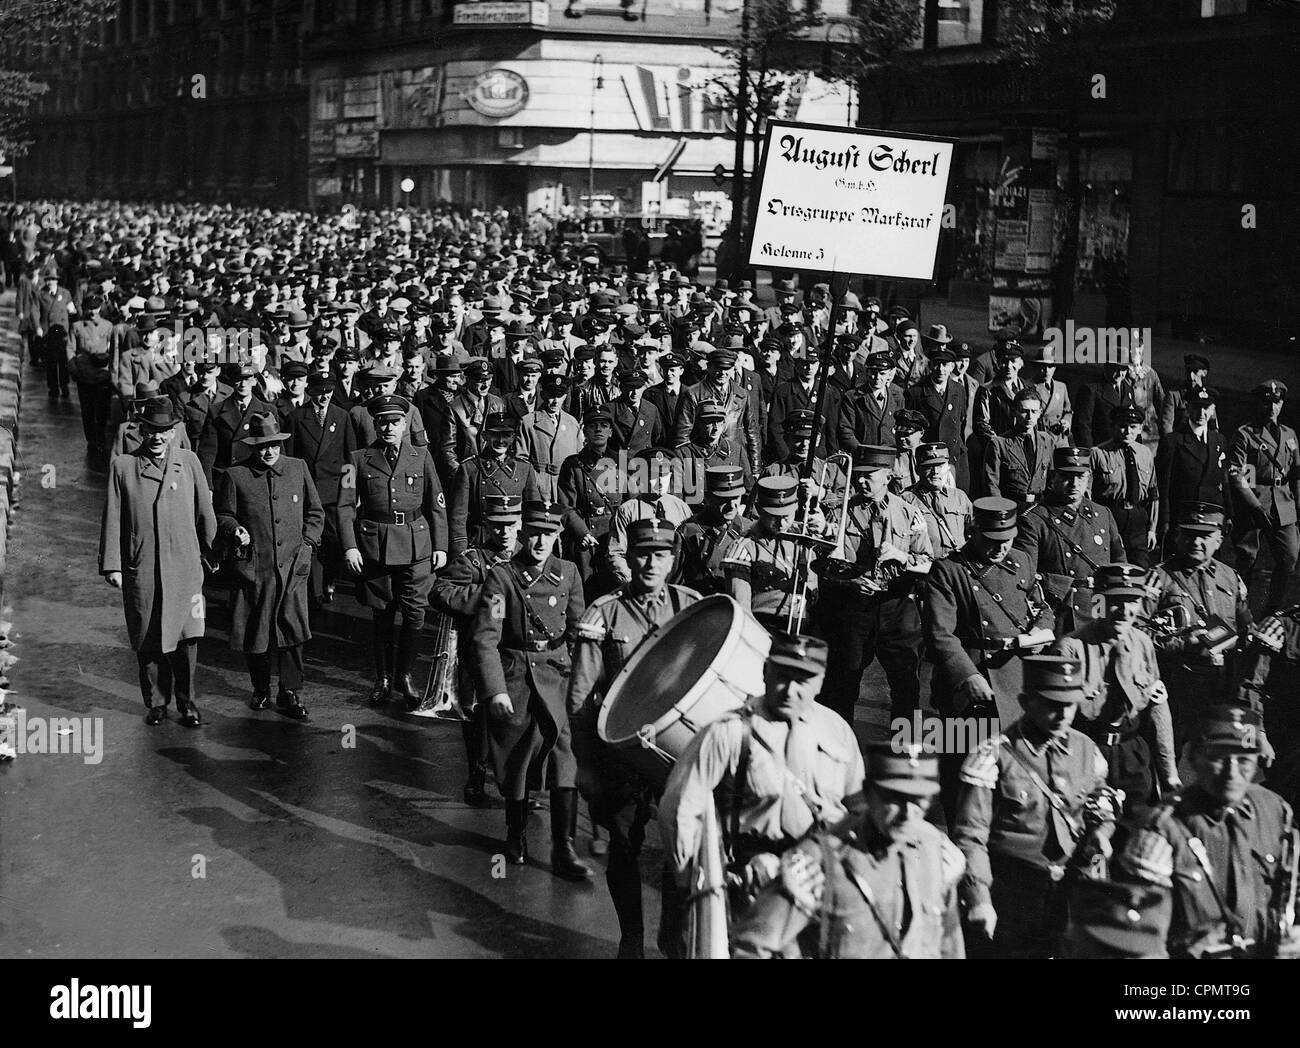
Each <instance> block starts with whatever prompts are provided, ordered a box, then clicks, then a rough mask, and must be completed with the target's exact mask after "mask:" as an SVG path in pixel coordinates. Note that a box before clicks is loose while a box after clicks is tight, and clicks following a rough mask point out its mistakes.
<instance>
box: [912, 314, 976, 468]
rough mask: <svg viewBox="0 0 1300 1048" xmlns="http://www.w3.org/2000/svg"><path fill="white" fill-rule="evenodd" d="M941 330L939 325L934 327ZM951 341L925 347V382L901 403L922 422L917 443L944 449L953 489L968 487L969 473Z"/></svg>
mask: <svg viewBox="0 0 1300 1048" xmlns="http://www.w3.org/2000/svg"><path fill="white" fill-rule="evenodd" d="M936 327H942V325H936ZM951 342H952V339H951V338H949V339H948V341H947V342H943V343H936V344H935V345H933V346H928V347H927V349H928V350H929V370H928V371H927V372H926V375H925V378H924V379H923V380H922V381H920V382H918V383H917V384H916V385H914V386H912V387H911V388H910V389H909V390H907V392H906V394H905V397H904V403H906V405H907V408H908V410H910V411H916V412H919V413H920V414H921V416H922V417H923V418H924V420H925V429H924V431H923V433H922V435H921V439H922V440H923V441H924V442H925V443H927V444H933V443H935V442H936V441H942V442H943V443H944V444H946V445H947V446H948V461H949V464H950V465H951V467H952V471H953V477H954V479H955V481H956V484H957V487H959V488H961V489H962V490H963V491H966V490H967V489H968V488H969V487H970V470H969V466H968V464H967V460H966V415H967V408H968V405H967V403H966V387H965V386H964V385H963V384H962V383H961V382H959V381H957V380H956V379H954V378H953V377H952V372H953V368H954V367H955V366H956V358H955V357H954V356H953V353H952V346H951Z"/></svg>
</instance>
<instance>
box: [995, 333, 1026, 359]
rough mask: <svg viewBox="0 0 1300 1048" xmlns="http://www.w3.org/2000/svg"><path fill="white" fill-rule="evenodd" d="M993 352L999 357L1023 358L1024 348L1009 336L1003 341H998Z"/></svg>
mask: <svg viewBox="0 0 1300 1048" xmlns="http://www.w3.org/2000/svg"><path fill="white" fill-rule="evenodd" d="M994 354H995V355H996V356H999V357H1020V358H1022V359H1023V358H1024V355H1025V350H1024V347H1023V346H1021V344H1020V343H1019V342H1017V341H1016V340H1015V339H1014V338H1009V339H1007V340H1006V341H1005V342H999V343H998V345H997V348H996V349H995V350H994Z"/></svg>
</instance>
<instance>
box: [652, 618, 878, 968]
mask: <svg viewBox="0 0 1300 1048" xmlns="http://www.w3.org/2000/svg"><path fill="white" fill-rule="evenodd" d="M825 677H826V644H825V642H824V641H821V640H818V639H817V638H815V637H809V636H804V635H791V634H788V633H777V634H774V635H773V637H772V648H771V651H770V652H769V653H768V658H767V662H766V664H765V665H764V667H763V694H762V695H757V696H751V697H750V698H749V700H748V701H747V702H746V703H745V705H744V706H743V707H741V708H740V709H739V710H736V711H735V712H733V713H729V714H726V715H725V716H723V717H722V718H720V719H719V720H716V721H714V722H713V723H712V724H709V725H708V726H707V727H705V728H704V730H703V731H701V732H700V733H699V734H698V735H696V736H695V738H694V739H692V740H691V742H690V744H689V745H688V746H687V747H686V749H685V751H684V752H683V753H682V756H681V759H680V760H679V761H678V762H677V764H676V765H675V766H674V767H673V770H672V772H671V774H670V775H669V776H668V784H667V786H666V787H665V788H664V796H663V801H662V802H661V803H660V805H659V827H660V835H661V837H662V839H663V841H664V851H665V853H666V855H667V858H668V862H669V864H670V865H671V868H672V870H673V873H674V875H675V884H676V885H677V886H678V888H679V892H680V889H681V888H683V887H685V886H686V885H687V883H688V880H689V877H690V870H691V866H692V864H693V863H694V862H695V860H696V854H697V852H698V850H699V845H700V837H701V832H700V831H701V826H702V816H703V814H704V811H705V805H708V804H714V803H716V804H717V805H718V823H719V825H720V826H721V827H722V832H723V835H724V837H725V838H726V841H727V845H728V847H727V854H728V855H730V856H731V857H732V867H731V869H730V871H729V872H730V873H731V874H733V875H734V879H737V880H739V881H740V883H741V885H742V887H741V890H740V895H742V896H743V898H739V899H738V898H737V897H736V895H734V894H733V897H732V904H733V905H732V914H733V917H735V916H738V915H739V912H738V911H742V910H743V908H744V905H745V903H746V901H747V900H748V899H752V898H753V897H754V896H755V895H756V894H757V893H758V892H759V891H760V890H761V889H762V888H763V886H764V885H765V884H767V883H768V882H769V881H771V880H772V878H773V876H775V874H776V872H777V870H778V869H779V866H780V863H779V857H780V855H781V853H782V852H784V851H786V849H788V848H790V847H791V846H792V845H794V844H795V843H796V842H798V841H799V840H800V839H801V838H802V837H803V836H804V835H805V834H807V833H808V832H809V831H810V830H813V829H816V828H818V827H821V828H825V827H827V826H829V825H831V824H833V823H834V822H835V821H837V820H838V819H840V818H841V817H842V816H843V815H844V814H845V810H846V809H845V805H844V799H845V798H846V797H848V796H849V795H851V794H854V793H857V792H859V791H860V790H861V789H862V782H863V778H864V774H865V772H864V767H863V762H862V752H861V750H860V749H859V748H858V740H857V738H856V736H854V734H853V729H852V728H851V727H849V725H848V723H847V722H846V721H845V720H844V718H843V717H841V716H840V715H839V714H838V713H836V712H835V711H834V710H831V709H829V708H828V707H826V706H822V705H819V704H818V703H817V701H816V700H817V695H818V693H819V692H820V691H821V688H822V682H823V681H824V680H825ZM737 778H739V779H740V781H739V782H737ZM679 892H678V893H671V894H673V895H674V896H676V895H678V894H679ZM669 895H670V893H668V892H665V899H664V929H663V931H662V932H661V934H660V946H661V948H664V947H669V948H670V949H680V931H679V930H678V925H676V924H674V923H673V922H674V921H677V922H680V921H681V918H682V916H683V914H682V913H681V909H680V906H681V904H680V902H679V901H677V899H676V898H674V899H672V900H670V898H669ZM666 952H668V951H666Z"/></svg>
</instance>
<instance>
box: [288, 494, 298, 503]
mask: <svg viewBox="0 0 1300 1048" xmlns="http://www.w3.org/2000/svg"><path fill="white" fill-rule="evenodd" d="M289 498H290V500H291V501H293V502H297V501H298V496H297V495H291V496H289Z"/></svg>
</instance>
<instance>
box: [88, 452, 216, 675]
mask: <svg viewBox="0 0 1300 1048" xmlns="http://www.w3.org/2000/svg"><path fill="white" fill-rule="evenodd" d="M216 534H217V518H216V516H215V515H214V514H213V512H212V496H211V494H210V493H209V491H208V485H207V482H206V481H205V480H204V479H203V471H202V467H201V466H200V464H199V460H198V457H197V456H196V455H195V454H194V453H193V452H190V451H182V450H180V449H179V448H175V447H171V446H170V445H169V446H168V449H167V453H166V456H165V457H164V458H163V461H162V466H161V469H160V468H158V467H156V466H155V465H154V464H153V463H152V462H151V461H150V460H149V459H147V458H146V457H145V456H143V455H141V454H139V453H137V454H134V455H119V456H118V457H117V458H115V459H114V460H113V463H112V465H111V466H110V467H109V477H108V498H107V500H106V501H105V503H104V516H103V522H102V527H101V529H100V538H99V570H100V574H106V573H108V572H110V571H120V572H121V573H122V607H123V610H124V611H125V612H126V629H127V635H128V636H129V638H130V642H131V648H132V650H133V651H163V652H167V651H175V650H176V648H177V646H178V645H179V644H180V642H182V641H185V640H193V639H196V638H198V637H202V636H203V624H204V604H203V561H202V557H203V555H204V554H205V553H206V552H207V550H208V549H209V547H210V546H211V544H212V540H213V539H214V538H215V537H216ZM196 610H197V611H198V614H195V611H196Z"/></svg>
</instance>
